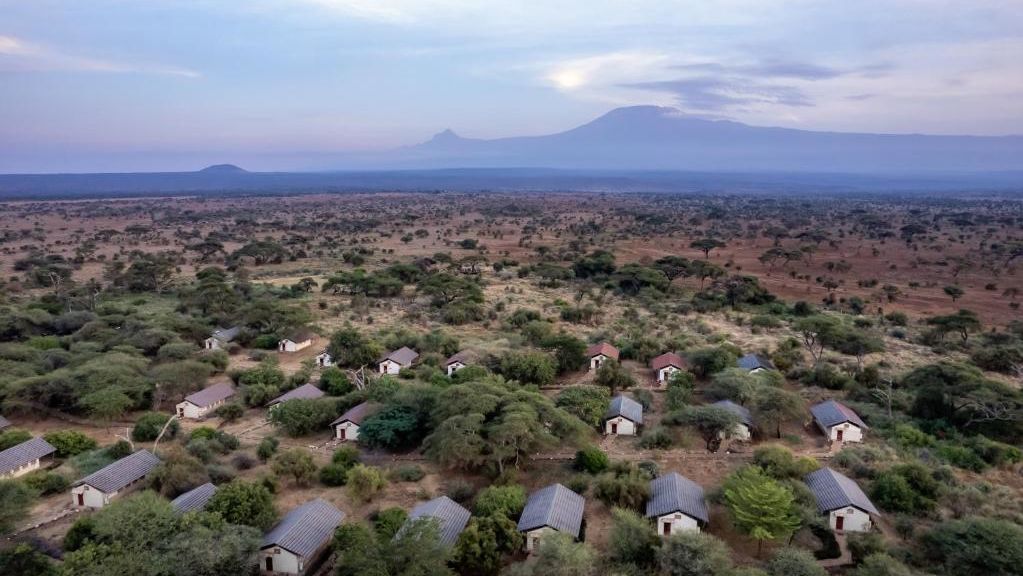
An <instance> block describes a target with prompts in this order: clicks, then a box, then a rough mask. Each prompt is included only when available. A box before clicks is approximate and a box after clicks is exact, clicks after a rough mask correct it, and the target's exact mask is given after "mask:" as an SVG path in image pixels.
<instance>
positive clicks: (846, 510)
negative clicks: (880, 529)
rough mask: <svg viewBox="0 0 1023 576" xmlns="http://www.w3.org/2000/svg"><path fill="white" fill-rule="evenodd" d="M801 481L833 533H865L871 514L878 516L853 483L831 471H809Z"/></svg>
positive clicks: (868, 526)
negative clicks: (808, 490)
mask: <svg viewBox="0 0 1023 576" xmlns="http://www.w3.org/2000/svg"><path fill="white" fill-rule="evenodd" d="M803 480H804V482H806V485H807V487H808V488H810V492H812V493H813V495H814V498H816V499H817V510H818V511H819V512H820V513H821V514H826V515H827V516H828V525H829V526H831V529H832V530H834V531H835V532H869V531H870V529H871V527H872V526H873V521H872V520H871V515H872V514H873V515H880V512H878V511H877V508H875V507H874V503H873V502H871V501H870V498H867V495H866V494H864V493H863V490H862V489H860V487H859V485H858V484H856V482H854V481H853V480H852V479H851V478H849V477H848V476H845V475H843V474H841V473H839V472H836V471H835V470H832V469H831V468H827V467H825V468H821V469H820V470H816V471H814V472H811V473H809V474H807V475H806V477H805V478H804V479H803Z"/></svg>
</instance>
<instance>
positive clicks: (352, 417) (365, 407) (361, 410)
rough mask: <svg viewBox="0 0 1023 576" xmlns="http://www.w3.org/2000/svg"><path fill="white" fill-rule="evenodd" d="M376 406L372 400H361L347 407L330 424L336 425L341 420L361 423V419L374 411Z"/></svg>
mask: <svg viewBox="0 0 1023 576" xmlns="http://www.w3.org/2000/svg"><path fill="white" fill-rule="evenodd" d="M376 409H377V406H376V405H375V404H373V403H372V402H362V403H361V404H356V405H355V406H352V407H351V408H349V409H348V411H347V412H345V413H344V414H342V415H341V416H339V417H338V419H337V420H334V421H333V422H331V423H330V425H331V426H337V425H338V424H340V423H342V422H346V421H347V422H351V423H352V424H362V420H363V419H364V418H366V416H369V415H370V414H372V413H373V412H376Z"/></svg>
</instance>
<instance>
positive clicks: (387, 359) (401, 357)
mask: <svg viewBox="0 0 1023 576" xmlns="http://www.w3.org/2000/svg"><path fill="white" fill-rule="evenodd" d="M417 358H419V353H418V352H416V351H415V350H413V349H411V348H409V347H408V346H402V347H401V348H398V349H397V350H395V351H394V352H391V353H390V354H388V355H387V356H384V357H383V358H381V359H380V363H379V369H380V373H381V374H397V373H398V372H401V369H402V368H409V367H410V366H412V364H413V363H414V362H415V361H416V359H417Z"/></svg>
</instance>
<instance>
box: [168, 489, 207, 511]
mask: <svg viewBox="0 0 1023 576" xmlns="http://www.w3.org/2000/svg"><path fill="white" fill-rule="evenodd" d="M216 492H217V487H216V486H214V485H213V484H210V483H209V482H207V483H205V484H203V485H202V486H198V487H196V488H193V489H191V490H189V491H188V492H185V493H184V494H182V495H181V496H178V497H177V498H175V499H174V500H172V501H171V506H172V507H173V508H174V511H175V512H179V513H181V514H184V513H185V512H195V511H197V510H202V509H204V508H206V503H207V502H209V501H210V498H212V497H213V495H214V494H216Z"/></svg>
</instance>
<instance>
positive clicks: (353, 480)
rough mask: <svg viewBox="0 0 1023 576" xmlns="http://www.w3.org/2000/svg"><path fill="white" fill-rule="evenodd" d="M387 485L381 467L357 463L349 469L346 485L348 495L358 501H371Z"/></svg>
mask: <svg viewBox="0 0 1023 576" xmlns="http://www.w3.org/2000/svg"><path fill="white" fill-rule="evenodd" d="M386 485H387V480H386V479H385V478H384V475H383V473H381V471H380V469H379V468H375V467H372V466H366V465H364V464H356V465H355V466H353V467H352V469H351V470H349V471H348V477H347V478H346V481H345V486H346V488H347V489H348V495H349V496H351V498H352V499H354V500H356V501H358V502H369V501H370V500H372V499H373V498H374V497H376V495H377V494H379V493H380V491H381V490H383V489H384V486H386Z"/></svg>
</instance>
